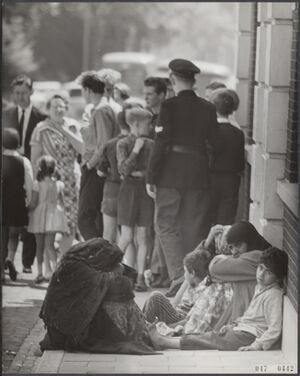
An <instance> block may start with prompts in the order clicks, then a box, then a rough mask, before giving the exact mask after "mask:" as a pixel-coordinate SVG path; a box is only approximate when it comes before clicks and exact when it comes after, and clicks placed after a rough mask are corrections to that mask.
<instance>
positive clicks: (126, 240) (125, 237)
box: [118, 226, 133, 252]
mask: <svg viewBox="0 0 300 376" xmlns="http://www.w3.org/2000/svg"><path fill="white" fill-rule="evenodd" d="M132 240H133V228H132V227H128V226H122V227H121V236H120V240H119V244H118V246H119V248H120V249H121V251H123V252H125V250H126V248H127V247H128V246H129V244H130V243H131V242H132Z"/></svg>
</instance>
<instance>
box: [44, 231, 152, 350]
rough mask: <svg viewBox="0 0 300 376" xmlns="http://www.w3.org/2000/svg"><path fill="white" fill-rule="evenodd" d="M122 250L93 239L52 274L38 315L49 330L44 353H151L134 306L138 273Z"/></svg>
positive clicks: (144, 327)
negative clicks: (134, 283)
mask: <svg viewBox="0 0 300 376" xmlns="http://www.w3.org/2000/svg"><path fill="white" fill-rule="evenodd" d="M122 258H123V253H122V251H121V250H120V249H119V248H118V247H117V246H116V245H112V244H110V243H109V242H107V241H106V240H104V239H100V238H93V239H90V240H88V241H86V242H83V243H79V244H76V245H74V246H73V247H71V248H70V250H69V251H68V252H67V253H66V254H65V255H64V256H63V258H62V260H61V262H60V264H59V265H58V268H57V270H56V271H55V272H54V274H53V276H52V278H51V281H50V284H49V287H48V290H47V294H46V297H45V300H44V302H43V306H42V309H41V312H40V317H41V318H42V319H43V321H44V323H45V326H46V328H47V333H46V336H45V338H44V339H43V340H42V341H41V342H40V345H41V350H42V351H43V350H67V351H87V352H95V353H123V354H149V353H153V348H152V347H151V342H150V340H149V336H148V329H147V325H146V322H145V320H144V317H143V314H142V312H141V311H140V309H139V308H138V306H137V305H136V303H135V302H134V300H133V298H134V294H133V290H132V284H133V279H135V278H136V273H135V271H134V270H133V269H131V268H129V267H127V266H125V265H123V264H121V261H122Z"/></svg>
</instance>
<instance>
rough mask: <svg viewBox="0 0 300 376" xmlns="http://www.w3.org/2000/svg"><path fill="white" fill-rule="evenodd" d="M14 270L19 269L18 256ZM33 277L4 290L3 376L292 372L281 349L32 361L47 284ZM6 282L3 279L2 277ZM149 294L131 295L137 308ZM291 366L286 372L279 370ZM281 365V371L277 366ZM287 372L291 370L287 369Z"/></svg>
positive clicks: (52, 354) (57, 356)
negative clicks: (28, 375) (37, 284)
mask: <svg viewBox="0 0 300 376" xmlns="http://www.w3.org/2000/svg"><path fill="white" fill-rule="evenodd" d="M16 267H17V269H18V270H19V271H20V270H21V265H20V252H18V254H17V259H16ZM33 271H34V273H33V274H20V275H19V278H18V281H16V282H10V281H9V282H8V283H7V284H5V285H4V286H3V310H2V319H3V320H2V322H3V340H2V345H3V346H2V347H3V350H2V351H3V356H2V358H3V373H5V374H12V373H13V374H18V373H20V374H33V373H54V374H55V373H57V374H62V373H69V374H89V373H94V374H107V373H122V374H124V373H159V374H170V373H192V374H203V373H217V374H235V373H248V374H255V373H268V374H270V373H271V374H272V373H274V374H275V373H284V374H290V373H296V368H295V367H296V365H295V364H294V365H292V364H291V363H290V362H289V361H288V360H287V359H286V358H285V356H284V354H283V353H282V351H268V352H233V351H228V352H227V351H226V352H225V351H222V352H221V351H216V350H210V351H180V350H168V351H164V352H160V353H159V354H157V355H139V356H137V355H117V354H87V353H67V352H64V351H45V352H44V354H43V356H42V357H37V356H36V355H35V351H36V349H37V348H38V342H39V341H40V340H41V339H42V338H43V335H44V328H43V322H42V321H41V320H40V319H39V318H38V314H39V310H40V306H41V304H42V301H43V298H44V295H45V292H46V288H47V286H48V284H47V283H44V284H42V285H39V286H34V285H33V284H32V282H31V280H32V279H33V278H34V276H35V270H33ZM7 281H8V277H7ZM148 294H149V292H146V293H136V301H137V304H138V305H139V306H140V307H141V306H142V305H143V303H144V301H145V299H146V298H147V296H148ZM284 365H286V366H289V367H291V366H293V367H294V369H293V371H294V372H290V371H288V370H287V368H285V371H284V372H283V366H284ZM278 367H281V370H282V371H281V372H279V368H278ZM290 369H291V368H290Z"/></svg>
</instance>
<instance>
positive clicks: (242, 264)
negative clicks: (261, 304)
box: [209, 221, 271, 330]
mask: <svg viewBox="0 0 300 376" xmlns="http://www.w3.org/2000/svg"><path fill="white" fill-rule="evenodd" d="M225 227H227V226H225ZM216 234H218V232H216ZM222 246H223V247H225V248H226V249H230V250H231V255H224V254H221V255H217V256H215V257H214V258H213V260H212V261H211V263H210V266H209V272H210V276H211V279H212V281H213V282H232V289H233V298H232V301H231V304H230V306H229V307H228V309H227V310H226V311H225V312H224V314H223V315H222V316H221V318H220V320H219V321H218V323H217V324H216V326H215V329H216V330H217V329H218V328H220V327H221V326H223V325H225V324H227V323H230V322H232V321H233V320H235V319H236V318H237V317H239V316H242V315H243V314H244V312H245V311H246V309H247V308H248V306H249V304H250V301H251V299H252V297H253V294H254V289H255V285H256V269H257V266H258V264H259V260H260V256H261V251H263V250H265V249H267V248H269V247H271V244H270V243H268V242H267V241H266V240H265V239H264V238H263V236H261V235H260V234H259V233H258V231H257V230H256V228H255V227H254V226H253V225H252V224H251V223H249V222H246V221H240V222H236V223H234V224H233V225H232V226H231V227H230V228H229V229H228V228H226V241H225V240H224V239H223V243H222ZM225 253H226V252H225Z"/></svg>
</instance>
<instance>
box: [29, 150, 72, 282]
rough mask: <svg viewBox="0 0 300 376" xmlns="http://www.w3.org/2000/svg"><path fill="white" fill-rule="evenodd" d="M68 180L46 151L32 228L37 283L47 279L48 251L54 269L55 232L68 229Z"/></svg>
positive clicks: (40, 165) (34, 200)
mask: <svg viewBox="0 0 300 376" xmlns="http://www.w3.org/2000/svg"><path fill="white" fill-rule="evenodd" d="M63 189H64V183H63V182H61V181H59V180H57V178H56V170H55V160H54V159H53V158H52V157H51V156H49V155H45V156H43V157H41V158H40V159H39V160H38V172H37V181H35V182H34V186H33V192H32V200H31V204H30V209H31V210H32V211H31V213H30V216H29V225H28V232H32V233H34V234H35V238H36V244H37V270H38V275H37V277H36V279H35V283H41V282H43V281H45V280H46V278H45V277H44V276H43V258H44V253H45V252H47V253H48V256H49V259H50V262H51V263H52V269H55V267H56V252H55V248H54V240H55V234H56V233H57V232H61V233H66V232H67V231H68V225H67V219H66V217H65V214H64V210H63Z"/></svg>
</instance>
